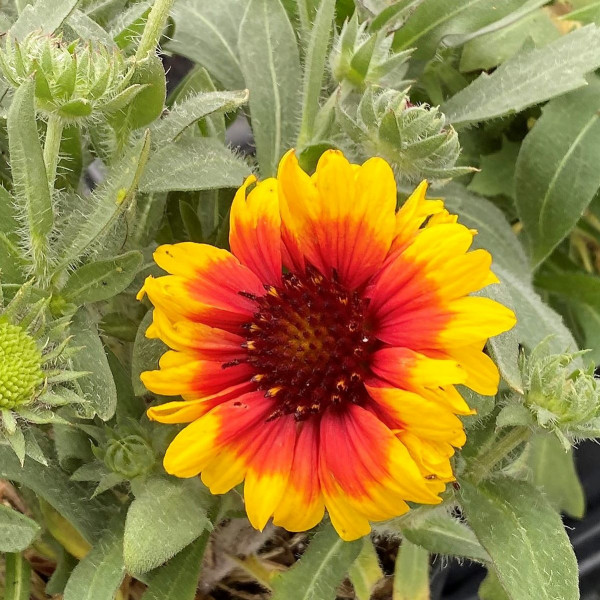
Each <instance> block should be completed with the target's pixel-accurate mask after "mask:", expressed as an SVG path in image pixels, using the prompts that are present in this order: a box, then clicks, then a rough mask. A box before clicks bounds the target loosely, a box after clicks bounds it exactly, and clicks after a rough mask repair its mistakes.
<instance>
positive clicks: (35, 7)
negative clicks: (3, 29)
mask: <svg viewBox="0 0 600 600" xmlns="http://www.w3.org/2000/svg"><path fill="white" fill-rule="evenodd" d="M78 2H79V0H37V2H33V3H31V4H27V6H25V8H24V9H23V11H22V12H21V14H20V15H19V18H18V19H17V20H16V22H15V23H14V24H13V26H12V27H11V28H10V30H9V33H10V35H11V36H12V37H14V38H16V39H18V40H22V39H23V38H24V37H25V36H26V35H28V34H30V33H33V32H34V31H36V32H39V33H42V34H49V33H54V32H55V31H56V30H57V29H58V28H59V27H60V26H61V25H62V23H63V21H64V20H65V19H66V18H67V17H68V16H69V15H70V14H71V13H72V12H73V10H75V7H76V6H77V4H78Z"/></svg>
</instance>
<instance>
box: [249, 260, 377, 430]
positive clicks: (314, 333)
mask: <svg viewBox="0 0 600 600" xmlns="http://www.w3.org/2000/svg"><path fill="white" fill-rule="evenodd" d="M254 299H255V301H256V302H257V304H258V310H257V312H256V313H255V315H254V320H253V321H252V322H250V323H248V324H247V325H246V328H247V331H248V336H247V342H246V344H245V346H246V347H247V350H248V362H249V363H250V364H251V365H252V366H253V367H254V368H255V369H256V375H255V377H254V381H256V382H257V384H258V387H259V389H261V390H265V395H267V396H271V397H276V398H277V399H278V400H279V401H280V402H279V405H278V407H277V409H276V410H275V411H274V413H273V414H272V415H271V417H270V418H276V417H279V416H281V415H285V414H292V413H293V414H294V416H295V418H296V419H297V420H298V421H301V420H304V419H306V418H308V417H309V416H310V415H315V414H319V413H321V412H323V411H324V410H325V409H326V408H328V407H329V406H332V405H343V404H344V403H347V402H354V403H361V402H362V400H363V398H364V396H365V389H364V385H363V380H364V377H365V375H366V372H367V369H368V358H369V355H370V353H371V352H372V350H373V348H374V344H375V343H376V342H375V340H374V338H373V337H372V336H371V334H370V333H369V329H368V327H367V324H366V322H365V313H366V306H367V301H366V300H365V299H363V298H362V297H361V296H360V294H359V293H358V292H356V291H354V292H350V291H348V290H346V289H345V288H344V286H342V285H341V284H340V283H339V282H338V281H337V280H336V278H335V277H334V278H333V279H328V278H326V277H324V276H323V275H321V273H319V272H318V271H317V270H316V269H314V268H312V267H308V268H307V270H306V273H305V274H304V275H302V276H301V275H297V274H292V273H286V274H284V275H283V285H282V286H281V287H277V288H275V287H269V288H267V294H266V295H265V296H262V297H260V298H254Z"/></svg>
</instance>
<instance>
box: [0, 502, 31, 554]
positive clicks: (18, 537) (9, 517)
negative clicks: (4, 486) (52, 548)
mask: <svg viewBox="0 0 600 600" xmlns="http://www.w3.org/2000/svg"><path fill="white" fill-rule="evenodd" d="M0 530H1V531H2V536H1V537H0V552H21V551H23V550H25V549H26V548H27V547H29V546H30V545H31V542H33V540H34V539H35V538H36V536H37V535H38V533H39V532H40V526H39V525H38V524H37V523H36V522H35V521H34V520H32V519H30V518H29V517H26V516H25V515H24V514H22V513H20V512H18V511H16V510H14V509H12V508H10V507H8V506H4V504H0Z"/></svg>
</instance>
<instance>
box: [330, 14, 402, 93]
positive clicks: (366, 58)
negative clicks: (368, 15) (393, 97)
mask: <svg viewBox="0 0 600 600" xmlns="http://www.w3.org/2000/svg"><path fill="white" fill-rule="evenodd" d="M366 27H367V23H362V24H361V25H359V24H358V17H357V15H356V12H355V13H354V15H353V17H352V18H351V19H350V20H348V21H346V22H345V23H344V26H343V27H342V30H341V31H340V33H339V34H338V35H336V37H335V40H334V43H333V47H332V50H331V54H330V57H329V65H330V68H331V72H332V74H333V78H334V80H335V81H336V83H342V82H348V83H350V84H351V85H352V86H353V87H356V88H358V89H364V88H365V87H367V86H369V85H373V84H377V85H381V86H385V87H393V88H401V87H404V86H405V85H406V80H405V79H404V76H405V74H406V70H407V68H408V65H407V61H408V58H409V57H410V54H411V52H412V50H405V51H403V52H398V53H396V54H394V53H392V52H391V45H392V41H393V36H389V35H386V32H385V31H380V32H378V33H376V34H368V33H366Z"/></svg>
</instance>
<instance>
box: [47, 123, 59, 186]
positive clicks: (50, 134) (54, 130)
mask: <svg viewBox="0 0 600 600" xmlns="http://www.w3.org/2000/svg"><path fill="white" fill-rule="evenodd" d="M62 131H63V122H62V119H61V118H60V117H59V116H57V115H50V117H49V118H48V124H47V125H46V139H45V141H44V164H45V165H46V176H47V177H48V186H49V187H50V191H52V189H53V188H54V180H55V179H56V167H57V166H58V153H59V151H60V141H61V139H62Z"/></svg>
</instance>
